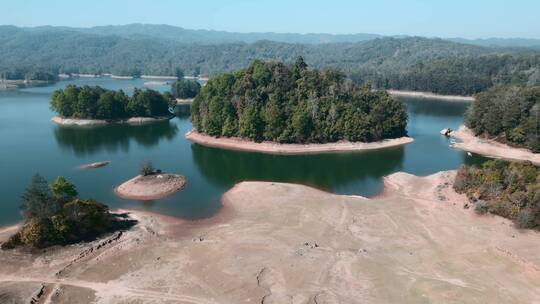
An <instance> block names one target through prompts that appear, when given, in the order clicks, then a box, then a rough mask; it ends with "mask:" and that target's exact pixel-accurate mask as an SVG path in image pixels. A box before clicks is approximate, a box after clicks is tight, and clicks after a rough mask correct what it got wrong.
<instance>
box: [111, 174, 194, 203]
mask: <svg viewBox="0 0 540 304" xmlns="http://www.w3.org/2000/svg"><path fill="white" fill-rule="evenodd" d="M185 185H186V178H185V177H184V176H182V175H177V174H168V173H160V174H152V175H147V176H142V175H138V176H136V177H134V178H132V179H130V180H128V181H127V182H124V183H123V184H121V185H120V186H118V187H116V188H115V189H114V193H116V195H118V196H120V197H121V198H125V199H132V200H141V201H148V200H155V199H160V198H164V197H166V196H169V195H171V194H173V193H176V192H178V191H180V190H182V189H184V187H185Z"/></svg>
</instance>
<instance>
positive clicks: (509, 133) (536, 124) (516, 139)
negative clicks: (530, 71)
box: [465, 86, 540, 153]
mask: <svg viewBox="0 0 540 304" xmlns="http://www.w3.org/2000/svg"><path fill="white" fill-rule="evenodd" d="M465 124H466V125H467V127H469V128H470V129H472V130H473V131H474V133H475V135H478V136H485V137H488V138H493V139H495V140H498V141H501V142H503V143H508V144H510V145H515V146H521V147H527V148H529V149H531V150H532V151H533V152H536V153H538V152H540V136H539V135H540V87H508V86H499V87H495V88H493V89H490V90H488V91H486V92H483V93H480V94H478V95H476V99H475V100H474V101H473V102H472V104H471V105H470V106H469V108H468V110H467V112H466V114H465Z"/></svg>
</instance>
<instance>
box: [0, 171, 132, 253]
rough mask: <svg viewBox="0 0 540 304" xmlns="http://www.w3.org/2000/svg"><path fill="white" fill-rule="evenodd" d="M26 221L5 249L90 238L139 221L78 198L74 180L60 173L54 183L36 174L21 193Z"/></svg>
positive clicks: (6, 243) (36, 246)
mask: <svg viewBox="0 0 540 304" xmlns="http://www.w3.org/2000/svg"><path fill="white" fill-rule="evenodd" d="M21 200H22V201H21V210H22V215H23V218H24V223H23V225H22V227H21V228H20V230H19V231H18V232H16V233H15V234H14V235H12V236H11V237H10V238H9V240H7V241H6V242H4V243H2V246H1V247H2V249H12V248H15V247H19V246H26V247H31V248H44V247H48V246H53V245H67V244H72V243H76V242H80V241H89V240H93V239H94V238H97V237H99V236H101V235H103V234H105V233H108V232H112V231H115V230H122V229H126V228H129V227H131V226H132V225H134V224H135V221H133V220H130V219H128V218H124V217H123V216H121V215H117V214H113V213H110V212H109V209H108V207H107V206H106V205H104V204H101V203H99V202H96V201H94V200H92V199H88V200H84V199H80V198H79V197H78V192H77V189H76V187H75V185H73V184H72V183H70V182H69V181H68V180H66V179H65V178H64V177H62V176H59V177H57V178H56V180H55V181H54V182H53V183H52V184H48V183H47V181H46V180H45V179H44V178H43V177H41V176H40V175H37V174H36V175H35V176H34V177H33V178H32V180H31V182H30V184H29V185H28V187H27V188H26V190H25V191H24V193H23V195H22V196H21Z"/></svg>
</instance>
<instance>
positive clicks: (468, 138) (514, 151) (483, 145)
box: [451, 126, 540, 165]
mask: <svg viewBox="0 0 540 304" xmlns="http://www.w3.org/2000/svg"><path fill="white" fill-rule="evenodd" d="M451 136H452V137H453V138H455V139H457V140H459V142H457V143H455V144H453V145H452V147H454V148H458V149H461V150H464V151H470V152H474V153H477V154H482V155H485V156H487V157H493V158H502V159H506V160H517V161H526V160H528V161H530V162H532V163H533V164H536V165H540V154H539V153H532V152H531V151H530V150H527V149H523V148H514V147H510V146H508V145H505V144H502V143H499V142H496V141H494V140H490V139H485V138H480V137H477V136H474V133H473V132H472V131H471V130H470V129H469V128H467V127H465V126H461V127H459V129H458V130H457V131H454V132H452V133H451Z"/></svg>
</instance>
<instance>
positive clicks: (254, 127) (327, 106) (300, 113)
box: [187, 57, 411, 153]
mask: <svg viewBox="0 0 540 304" xmlns="http://www.w3.org/2000/svg"><path fill="white" fill-rule="evenodd" d="M190 111H191V121H192V123H193V127H194V129H195V132H192V133H190V134H188V135H187V138H188V139H190V140H193V141H195V142H197V143H200V144H203V145H208V146H214V147H221V148H230V149H239V150H248V151H263V152H268V153H271V152H273V151H274V150H275V151H277V153H288V151H289V152H290V153H301V152H302V150H304V151H305V152H306V153H313V152H344V151H356V150H362V149H372V148H381V147H387V146H393V145H401V144H404V143H409V142H411V139H410V138H407V137H406V135H407V131H406V126H407V112H406V110H405V106H404V105H403V103H402V102H400V101H398V100H395V99H393V98H392V97H391V96H390V95H389V94H388V93H387V92H385V91H374V90H372V89H371V87H370V86H363V87H358V86H355V85H354V84H352V82H350V81H348V80H347V79H346V77H345V75H344V74H342V73H341V72H339V71H336V70H333V69H327V70H323V71H319V70H315V69H309V68H308V66H307V64H306V63H305V62H304V60H303V59H302V57H299V58H298V59H297V60H296V62H295V63H294V64H292V65H286V64H283V63H280V62H264V61H260V60H255V61H253V62H252V63H251V64H250V66H249V67H248V68H247V69H244V70H240V71H237V72H235V73H226V74H222V75H220V76H216V77H213V78H212V79H211V80H209V81H208V83H207V84H206V85H205V86H204V87H203V88H202V89H201V92H200V93H199V94H198V95H197V97H195V99H194V100H193V103H192V104H191V108H190ZM203 135H205V136H203ZM240 139H241V140H240ZM385 140H389V141H385ZM257 143H262V144H257ZM272 143H274V144H275V145H273V147H270V148H268V147H269V146H272ZM360 143H362V144H360ZM291 145H292V146H291ZM318 145H320V147H318ZM257 147H259V148H257Z"/></svg>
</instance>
